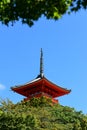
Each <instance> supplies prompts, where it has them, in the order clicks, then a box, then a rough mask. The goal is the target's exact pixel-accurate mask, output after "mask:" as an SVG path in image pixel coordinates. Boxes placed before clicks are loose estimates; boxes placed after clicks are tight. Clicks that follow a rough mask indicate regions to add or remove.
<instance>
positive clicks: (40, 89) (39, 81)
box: [11, 49, 71, 103]
mask: <svg viewBox="0 0 87 130" xmlns="http://www.w3.org/2000/svg"><path fill="white" fill-rule="evenodd" d="M11 89H12V90H13V91H14V92H16V93H19V94H21V95H23V96H25V97H26V98H25V99H24V100H25V101H27V100H30V99H31V98H33V97H36V98H39V97H42V96H44V97H46V98H51V99H52V102H53V103H58V100H56V99H55V98H57V97H60V96H63V95H66V94H69V93H70V91H71V90H67V89H65V88H62V87H60V86H58V85H56V84H54V83H52V82H51V81H49V80H48V79H47V78H46V77H45V76H44V74H43V52H42V49H41V57H40V74H39V75H38V76H37V77H36V78H35V79H34V80H32V81H30V82H28V83H26V84H23V85H18V86H15V87H11Z"/></svg>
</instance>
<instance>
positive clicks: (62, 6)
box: [0, 0, 72, 26]
mask: <svg viewBox="0 0 87 130" xmlns="http://www.w3.org/2000/svg"><path fill="white" fill-rule="evenodd" d="M71 1H72V0H0V21H1V23H3V24H5V25H9V22H11V23H12V25H13V24H14V22H15V21H18V20H21V21H22V23H23V24H25V23H26V24H28V25H29V26H32V25H33V24H34V21H36V20H38V19H39V18H40V17H41V16H42V15H44V16H45V17H46V18H47V19H55V20H57V19H59V18H60V17H61V16H62V15H63V14H65V13H66V11H67V9H68V7H69V6H70V4H71Z"/></svg>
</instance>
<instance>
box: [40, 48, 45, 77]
mask: <svg viewBox="0 0 87 130" xmlns="http://www.w3.org/2000/svg"><path fill="white" fill-rule="evenodd" d="M43 71H44V70H43V51H42V48H41V55H40V76H41V78H42V77H43Z"/></svg>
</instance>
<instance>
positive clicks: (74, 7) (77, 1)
mask: <svg viewBox="0 0 87 130" xmlns="http://www.w3.org/2000/svg"><path fill="white" fill-rule="evenodd" d="M81 8H83V9H87V0H73V2H72V4H71V11H75V12H76V11H78V10H79V9H81Z"/></svg>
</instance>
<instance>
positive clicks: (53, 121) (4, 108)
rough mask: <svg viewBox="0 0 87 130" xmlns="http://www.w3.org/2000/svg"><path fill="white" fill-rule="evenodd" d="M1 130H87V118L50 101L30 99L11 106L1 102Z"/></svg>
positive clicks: (79, 112) (72, 109)
mask: <svg viewBox="0 0 87 130" xmlns="http://www.w3.org/2000/svg"><path fill="white" fill-rule="evenodd" d="M1 104H2V105H1V106H0V129H1V130H87V116H86V115H84V114H83V113H82V112H81V111H78V112H77V111H76V110H75V109H74V108H70V107H68V106H61V105H59V104H54V105H53V104H52V102H51V99H46V98H44V97H41V98H38V99H37V98H32V99H31V100H30V101H28V102H20V103H17V104H13V103H12V102H11V101H9V100H8V101H2V103H1Z"/></svg>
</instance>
